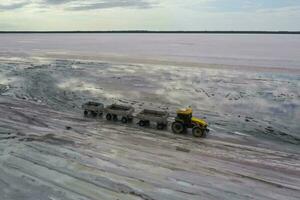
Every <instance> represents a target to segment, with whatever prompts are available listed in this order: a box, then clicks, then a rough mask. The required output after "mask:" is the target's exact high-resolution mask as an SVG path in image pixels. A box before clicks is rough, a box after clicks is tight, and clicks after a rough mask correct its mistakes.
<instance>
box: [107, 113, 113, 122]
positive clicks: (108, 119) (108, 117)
mask: <svg viewBox="0 0 300 200" xmlns="http://www.w3.org/2000/svg"><path fill="white" fill-rule="evenodd" d="M111 118H112V116H111V114H109V113H108V114H107V115H106V120H107V121H110V120H111Z"/></svg>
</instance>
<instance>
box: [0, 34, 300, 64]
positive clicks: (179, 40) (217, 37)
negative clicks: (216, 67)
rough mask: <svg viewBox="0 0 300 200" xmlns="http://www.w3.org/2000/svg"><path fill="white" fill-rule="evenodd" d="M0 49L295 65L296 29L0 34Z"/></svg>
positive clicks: (299, 39) (299, 38)
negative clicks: (283, 32)
mask: <svg viewBox="0 0 300 200" xmlns="http://www.w3.org/2000/svg"><path fill="white" fill-rule="evenodd" d="M0 44H1V45H0V53H2V54H3V53H7V52H10V53H20V54H26V53H27V54H31V53H49V52H51V53H75V54H79V55H80V54H86V55H106V56H107V55H110V56H125V57H134V58H148V59H154V60H156V59H157V60H167V61H180V62H184V61H188V62H195V63H209V64H226V65H239V66H263V67H279V68H297V69H299V67H300V64H299V63H300V35H246V34H244V35H230V34H227V35H223V34H1V35H0Z"/></svg>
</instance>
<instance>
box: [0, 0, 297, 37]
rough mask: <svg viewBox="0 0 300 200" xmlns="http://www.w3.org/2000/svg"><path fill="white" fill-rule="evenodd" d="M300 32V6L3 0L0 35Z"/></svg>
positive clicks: (275, 1)
mask: <svg viewBox="0 0 300 200" xmlns="http://www.w3.org/2000/svg"><path fill="white" fill-rule="evenodd" d="M1 30H2V31H4V30H6V31H7V30H8V31H9V30H11V31H17V30H19V31H20V30H23V31H51V30H52V31H55V30H57V31H95V30H99V31H101V30H156V31H167V30H170V31H176V30H182V31H192V30H198V31H204V30H210V31H214V30H236V31H238V30H249V31H279V30H281V31H300V0H0V31H1Z"/></svg>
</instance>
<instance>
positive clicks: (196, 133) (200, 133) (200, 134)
mask: <svg viewBox="0 0 300 200" xmlns="http://www.w3.org/2000/svg"><path fill="white" fill-rule="evenodd" d="M192 132H193V136H194V137H201V138H203V137H205V136H206V133H205V130H204V129H202V128H200V127H194V128H193V130H192Z"/></svg>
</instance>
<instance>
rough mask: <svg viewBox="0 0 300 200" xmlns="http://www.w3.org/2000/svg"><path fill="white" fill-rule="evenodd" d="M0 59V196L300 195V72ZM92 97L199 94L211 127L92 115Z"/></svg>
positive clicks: (160, 100) (149, 98)
mask: <svg viewBox="0 0 300 200" xmlns="http://www.w3.org/2000/svg"><path fill="white" fill-rule="evenodd" d="M0 66H1V67H0V94H1V96H0V186H1V187H0V190H1V194H3V198H4V199H201V198H202V199H299V198H300V170H299V169H300V160H299V158H300V155H299V150H300V133H299V128H300V126H299V123H298V122H299V121H300V107H299V106H300V91H299V88H300V87H299V86H300V85H299V84H300V75H299V73H289V72H288V70H287V72H286V73H282V72H276V71H272V72H265V71H261V72H258V71H255V70H251V69H249V70H234V69H217V68H214V69H209V68H205V67H198V68H197V67H194V66H193V67H188V66H170V65H168V66H164V65H151V64H122V63H110V62H101V61H91V60H89V61H88V60H73V59H50V58H37V57H17V58H16V57H2V58H1V59H0ZM88 100H94V101H99V102H103V103H104V104H106V105H107V104H109V103H123V104H130V105H133V106H134V107H135V108H136V110H137V111H139V110H141V109H142V108H159V109H162V110H167V111H169V112H170V113H171V116H174V115H175V110H176V109H177V108H181V107H185V106H192V107H193V109H194V113H195V116H197V117H202V118H205V119H206V120H207V121H208V122H209V124H210V129H211V132H210V134H209V136H208V138H206V139H195V138H193V137H192V136H191V135H190V134H188V135H186V136H180V135H173V134H172V133H171V132H170V131H156V130H154V129H150V128H148V129H142V128H139V127H138V126H136V125H135V123H133V124H131V125H128V126H124V125H121V124H120V123H117V124H114V123H108V122H106V121H105V120H104V119H85V118H83V116H82V111H81V109H80V106H81V104H82V103H84V102H86V101H88ZM170 121H172V117H171V118H170Z"/></svg>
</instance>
